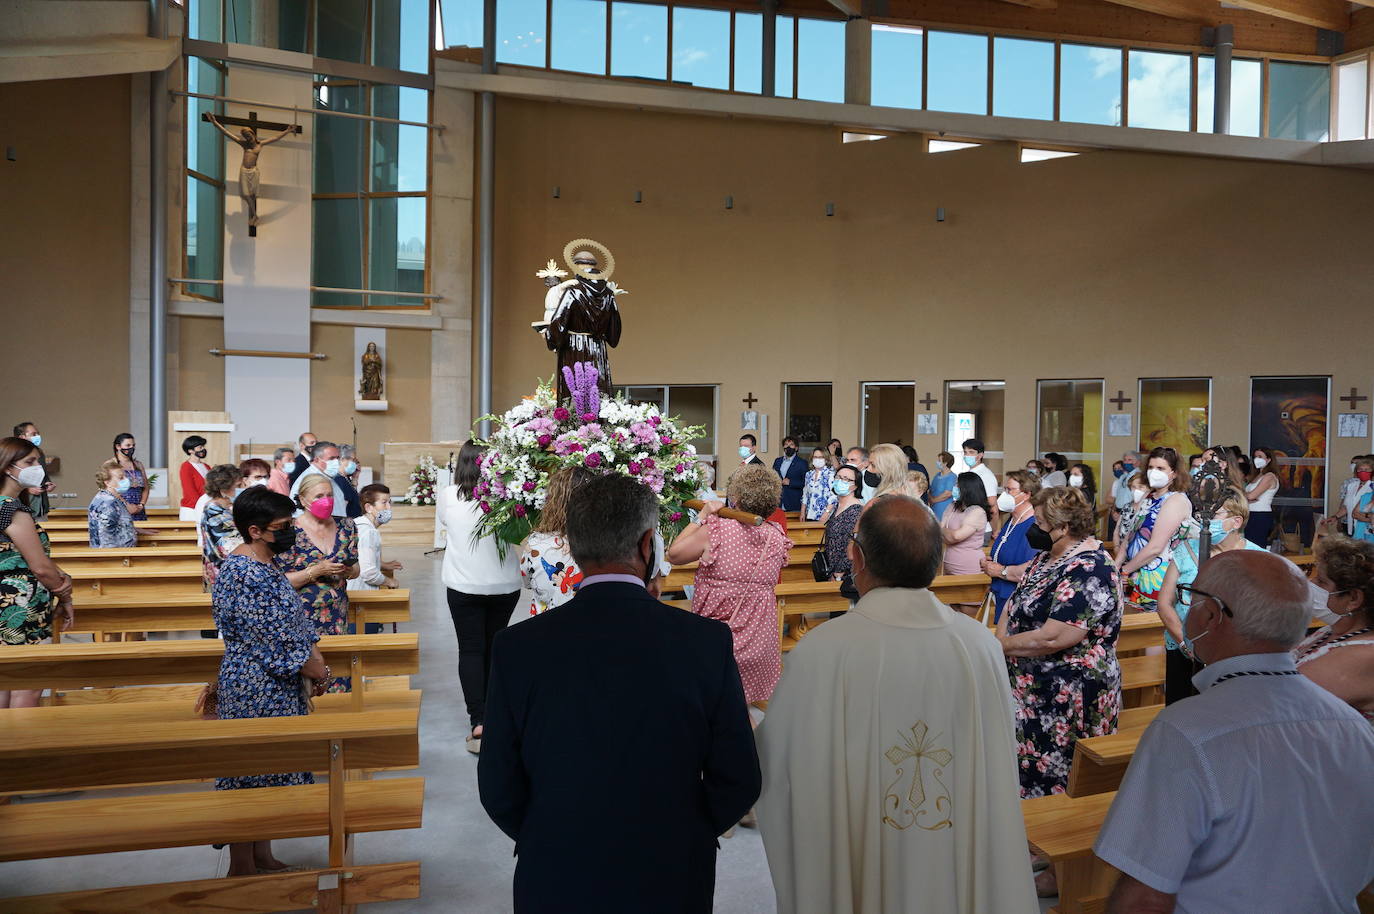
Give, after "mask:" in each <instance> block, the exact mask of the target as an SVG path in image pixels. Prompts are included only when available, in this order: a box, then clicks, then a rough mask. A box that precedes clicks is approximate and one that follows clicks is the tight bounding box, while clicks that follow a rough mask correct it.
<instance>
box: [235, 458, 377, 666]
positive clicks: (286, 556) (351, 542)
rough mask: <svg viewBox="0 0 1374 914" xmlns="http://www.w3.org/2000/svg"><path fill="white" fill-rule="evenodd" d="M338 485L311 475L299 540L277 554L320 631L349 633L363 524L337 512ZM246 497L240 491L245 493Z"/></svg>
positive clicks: (300, 502)
mask: <svg viewBox="0 0 1374 914" xmlns="http://www.w3.org/2000/svg"><path fill="white" fill-rule="evenodd" d="M333 493H334V487H333V483H331V482H330V479H329V477H328V476H321V475H315V476H307V477H305V481H304V482H303V483H302V484H301V487H300V489H299V490H297V492H296V504H297V507H299V508H300V509H301V512H302V513H301V514H300V515H298V516H297V517H296V520H295V522H294V529H295V534H296V540H295V542H294V543H292V545H291V548H290V549H288V550H286V551H285V552H283V553H282V554H281V555H279V556H277V559H276V561H277V566H278V567H279V568H281V570H282V571H284V572H286V577H287V579H288V580H289V581H290V582H291V586H292V587H295V588H296V593H297V596H298V599H299V600H300V603H301V606H302V608H304V610H305V617H306V619H307V620H308V621H309V622H310V623H311V624H312V625H314V626H315V632H316V633H317V634H320V635H346V634H349V633H350V632H349V629H348V590H347V582H348V581H349V580H351V579H352V578H356V577H357V576H358V528H357V527H356V526H355V525H354V523H353V521H351V520H349V519H348V518H346V517H334V516H333V515H332V514H331V512H332V511H333V510H334V494H333ZM240 497H241V496H240ZM350 687H351V683H350V681H349V680H348V679H337V680H335V681H334V682H333V683H331V684H330V686H329V691H331V692H347V691H348V690H349V688H350Z"/></svg>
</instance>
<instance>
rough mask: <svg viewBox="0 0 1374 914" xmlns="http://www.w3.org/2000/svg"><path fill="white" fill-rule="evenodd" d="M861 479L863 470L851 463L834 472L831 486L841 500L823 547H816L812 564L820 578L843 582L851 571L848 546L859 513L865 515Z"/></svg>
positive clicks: (813, 569) (836, 506)
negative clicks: (861, 497)
mask: <svg viewBox="0 0 1374 914" xmlns="http://www.w3.org/2000/svg"><path fill="white" fill-rule="evenodd" d="M862 481H863V472H862V471H860V470H859V469H858V468H857V467H853V466H850V465H849V464H845V465H844V466H842V467H840V468H839V469H838V470H836V471H835V479H834V480H833V481H832V482H831V487H832V490H833V491H834V493H835V494H836V495H837V496H838V497H839V501H838V502H837V503H836V505H835V513H834V514H833V515H831V517H830V522H829V523H827V524H826V525H825V539H824V541H823V542H822V543H821V548H819V549H817V550H816V558H815V559H813V560H812V563H811V568H812V571H813V572H816V573H817V577H816V580H818V581H841V580H844V577H845V575H847V574H849V550H848V549H846V548H845V547H846V546H848V545H849V537H850V536H851V535H853V533H854V528H855V527H857V526H858V525H859V515H860V514H863V510H864V503H863V500H862V499H860V498H859V495H860V493H861V492H862V491H863V486H862Z"/></svg>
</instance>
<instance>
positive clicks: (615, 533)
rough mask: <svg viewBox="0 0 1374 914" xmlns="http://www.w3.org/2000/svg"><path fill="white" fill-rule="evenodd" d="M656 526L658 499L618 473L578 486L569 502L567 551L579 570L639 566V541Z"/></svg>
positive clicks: (649, 491) (651, 492)
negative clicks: (612, 566) (590, 567)
mask: <svg viewBox="0 0 1374 914" xmlns="http://www.w3.org/2000/svg"><path fill="white" fill-rule="evenodd" d="M657 525H658V496H656V495H654V493H653V490H652V489H650V488H649V487H648V486H645V485H641V484H640V483H638V482H635V481H634V480H633V479H631V478H630V477H628V476H621V475H620V474H618V473H613V474H610V475H608V476H598V477H597V478H595V479H592V480H590V481H588V482H586V483H584V484H582V485H580V486H578V487H577V488H576V489H574V490H573V493H572V497H571V498H570V499H569V500H568V523H567V527H568V529H567V531H566V532H567V537H568V548H569V549H570V550H571V551H572V557H573V561H575V562H577V566H578V567H579V568H587V567H588V566H591V565H598V566H603V567H604V566H606V565H621V564H631V565H633V564H638V563H639V561H640V556H639V549H638V547H639V541H640V539H641V538H642V537H643V536H644V532H645V531H646V530H652V529H653V528H654V527H656V526H657Z"/></svg>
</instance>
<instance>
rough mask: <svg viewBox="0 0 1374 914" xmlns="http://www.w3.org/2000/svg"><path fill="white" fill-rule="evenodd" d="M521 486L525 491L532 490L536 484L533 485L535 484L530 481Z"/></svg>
mask: <svg viewBox="0 0 1374 914" xmlns="http://www.w3.org/2000/svg"><path fill="white" fill-rule="evenodd" d="M521 488H523V489H524V490H525V491H526V492H533V491H534V490H535V489H536V488H537V486H535V484H534V483H532V482H527V483H525V484H524V485H523V486H522V487H521Z"/></svg>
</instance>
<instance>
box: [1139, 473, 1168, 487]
mask: <svg viewBox="0 0 1374 914" xmlns="http://www.w3.org/2000/svg"><path fill="white" fill-rule="evenodd" d="M1145 479H1146V481H1148V482H1149V483H1150V488H1152V489H1162V488H1164V487H1165V486H1167V485H1168V484H1169V474H1168V473H1166V472H1164V471H1163V470H1160V469H1154V470H1149V471H1148V472H1146V474H1145Z"/></svg>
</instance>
